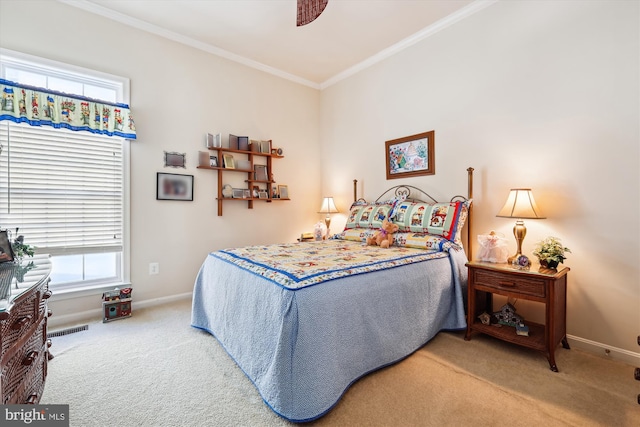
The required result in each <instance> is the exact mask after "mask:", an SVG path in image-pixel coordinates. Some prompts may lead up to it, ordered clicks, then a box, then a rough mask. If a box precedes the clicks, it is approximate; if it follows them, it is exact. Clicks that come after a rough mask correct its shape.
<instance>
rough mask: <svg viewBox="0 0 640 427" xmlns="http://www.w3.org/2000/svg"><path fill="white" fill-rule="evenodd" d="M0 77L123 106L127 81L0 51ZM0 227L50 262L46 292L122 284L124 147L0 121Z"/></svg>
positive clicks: (124, 255) (110, 141) (117, 140)
mask: <svg viewBox="0 0 640 427" xmlns="http://www.w3.org/2000/svg"><path fill="white" fill-rule="evenodd" d="M0 59H1V67H0V72H1V74H0V76H1V77H2V78H4V79H6V80H11V81H14V82H17V83H20V84H27V85H31V86H37V87H42V88H46V89H51V90H56V91H60V92H65V93H72V94H75V95H81V96H85V97H90V98H93V99H100V100H103V101H107V102H121V103H125V102H128V99H126V96H125V94H127V93H128V82H127V81H126V79H122V78H118V77H115V76H107V75H105V74H103V73H98V72H93V71H90V70H80V69H78V68H77V67H70V66H65V65H64V64H59V63H52V62H50V61H46V60H39V59H38V58H33V57H26V56H25V55H20V54H16V53H15V52H8V51H6V50H2V51H0ZM0 146H2V147H3V148H2V152H1V153H0V226H2V228H7V229H9V230H12V231H13V232H14V233H15V229H16V227H19V234H23V235H24V236H25V243H28V244H31V245H34V246H36V248H37V252H38V253H48V254H50V255H51V256H52V263H53V271H52V276H51V279H52V280H51V285H50V286H51V288H52V289H56V288H57V289H58V290H63V289H79V288H87V287H93V286H101V285H107V284H109V285H114V284H121V283H123V282H126V281H127V280H128V278H127V277H125V271H126V270H127V269H126V268H125V267H126V265H127V262H126V261H127V259H128V254H127V251H126V247H127V245H126V241H127V238H126V237H127V236H125V235H124V231H125V226H124V225H125V220H126V219H125V212H126V211H127V209H126V204H125V201H126V194H127V188H126V185H125V183H126V182H128V177H127V176H126V169H125V167H124V166H125V165H126V164H127V159H126V157H127V155H128V141H127V140H125V139H123V138H119V137H108V136H104V135H99V134H93V133H91V132H84V131H82V132H77V131H71V130H67V129H57V128H54V127H51V126H30V125H28V124H26V123H14V122H11V121H1V122H0Z"/></svg>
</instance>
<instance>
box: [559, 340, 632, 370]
mask: <svg viewBox="0 0 640 427" xmlns="http://www.w3.org/2000/svg"><path fill="white" fill-rule="evenodd" d="M567 340H568V341H569V345H570V346H571V348H576V349H579V350H583V351H586V352H587V353H591V354H595V355H596V356H600V357H603V358H605V359H611V360H617V361H619V362H624V363H628V364H630V365H632V366H640V353H634V352H633V351H629V350H624V349H621V348H617V347H612V346H609V345H605V344H602V343H599V342H595V341H590V340H588V339H584V338H580V337H576V336H574V335H567Z"/></svg>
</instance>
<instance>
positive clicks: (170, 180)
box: [156, 172, 193, 202]
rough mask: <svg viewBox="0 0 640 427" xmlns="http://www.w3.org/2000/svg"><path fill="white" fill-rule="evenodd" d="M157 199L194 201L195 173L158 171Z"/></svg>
mask: <svg viewBox="0 0 640 427" xmlns="http://www.w3.org/2000/svg"><path fill="white" fill-rule="evenodd" d="M156 200H179V201H186V202H192V201H193V175H180V174H175V173H162V172H158V173H157V176H156Z"/></svg>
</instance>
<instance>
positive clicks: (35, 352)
mask: <svg viewBox="0 0 640 427" xmlns="http://www.w3.org/2000/svg"><path fill="white" fill-rule="evenodd" d="M45 325H46V323H45V322H44V321H42V319H41V320H40V324H39V325H38V327H37V329H36V331H35V333H33V335H31V337H30V338H29V340H28V341H27V343H26V344H25V345H24V346H23V347H22V348H20V349H18V350H17V351H15V353H14V354H13V355H11V356H9V359H8V360H7V361H6V364H5V365H4V366H3V367H2V396H3V402H1V403H2V404H9V403H24V402H22V401H21V394H22V393H24V388H25V387H26V386H27V382H28V381H29V380H31V381H34V382H37V383H40V382H41V381H43V379H42V378H43V369H46V368H45V367H43V363H46V357H47V354H46V353H47V350H46V327H45ZM38 372H39V373H38ZM45 372H46V371H45ZM25 380H27V381H25ZM21 390H22V393H21Z"/></svg>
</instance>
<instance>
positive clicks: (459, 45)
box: [321, 1, 640, 356]
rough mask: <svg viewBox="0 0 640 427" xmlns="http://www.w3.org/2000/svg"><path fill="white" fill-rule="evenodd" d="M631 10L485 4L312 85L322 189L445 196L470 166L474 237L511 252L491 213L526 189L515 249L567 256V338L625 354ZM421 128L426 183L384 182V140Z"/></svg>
mask: <svg viewBox="0 0 640 427" xmlns="http://www.w3.org/2000/svg"><path fill="white" fill-rule="evenodd" d="M638 5H639V3H638V2H630V1H629V2H623V1H618V2H609V1H601V2H599V1H588V2H587V1H571V2H566V1H565V2H537V1H536V2H533V1H517V2H513V1H510V2H499V3H496V4H494V5H492V6H490V7H488V8H486V9H484V10H482V11H481V12H479V13H477V14H475V15H473V16H471V17H469V18H467V19H465V20H463V21H461V22H459V23H457V24H455V25H453V26H451V27H448V28H446V29H445V30H443V31H441V32H439V33H437V34H435V35H433V36H431V37H429V38H427V39H425V40H423V41H422V42H420V43H417V44H415V45H414V46H412V47H410V48H408V49H406V50H404V51H402V52H400V53H398V54H396V55H395V56H393V57H391V58H389V59H387V60H385V61H383V62H380V63H378V64H377V65H375V66H373V67H372V68H370V69H367V70H365V71H363V72H361V73H359V74H357V75H354V76H353V77H351V78H349V79H347V80H344V81H342V82H340V83H338V84H336V85H333V86H331V87H329V88H327V89H325V90H323V92H322V100H321V105H322V106H321V118H322V125H321V132H322V134H321V135H322V136H321V140H322V145H321V147H322V157H321V160H322V166H323V173H322V176H323V188H324V190H325V192H331V191H333V192H334V195H335V196H336V197H337V198H339V199H340V200H343V201H346V200H350V198H351V188H350V187H349V186H347V185H345V183H347V182H349V181H350V179H354V178H357V179H358V180H359V182H360V187H361V189H360V190H361V191H362V192H363V194H361V195H363V196H365V197H366V198H375V197H377V196H378V195H379V193H380V192H381V189H384V188H387V187H390V186H392V185H396V184H399V183H401V182H406V183H408V184H412V185H416V186H418V187H421V188H428V189H433V193H435V195H436V196H437V197H440V198H444V199H447V198H448V197H450V196H451V195H453V194H458V193H464V192H465V191H466V171H465V169H466V168H467V167H468V166H472V167H474V168H475V172H476V173H475V178H476V180H475V184H476V185H475V194H474V196H475V197H474V199H475V223H474V224H475V231H476V233H482V232H487V231H490V230H497V231H499V232H502V233H504V234H505V235H506V236H507V237H508V238H509V241H510V242H511V247H510V249H511V251H512V253H515V239H514V238H513V233H512V227H513V225H514V223H515V220H510V219H504V218H496V216H495V215H496V213H497V212H498V211H499V210H500V208H501V206H502V204H503V203H504V202H505V200H506V196H507V194H508V191H509V189H510V188H515V187H531V188H533V191H534V194H535V196H536V199H537V201H538V204H539V205H540V206H541V208H542V209H543V211H544V213H545V214H546V216H547V219H546V220H540V221H534V220H529V221H525V223H526V226H527V228H528V234H527V237H526V239H525V241H524V247H523V252H524V253H525V254H528V255H529V256H532V255H531V252H532V251H533V247H534V244H535V243H536V242H537V241H539V240H541V239H542V238H544V237H546V236H549V235H554V236H558V237H560V238H561V239H562V241H563V242H564V243H565V245H566V246H568V247H569V248H571V249H572V251H573V253H572V254H569V259H568V260H567V262H566V263H565V265H566V266H569V267H570V268H571V272H570V273H569V285H568V313H567V324H568V333H569V334H570V335H571V336H572V337H571V338H573V339H570V342H571V343H572V344H573V345H577V346H580V345H581V344H584V343H589V342H591V341H593V342H596V343H600V344H602V346H604V347H607V348H610V349H614V350H616V351H618V352H619V353H623V355H624V354H627V355H631V356H633V355H634V354H635V355H636V356H637V354H638V346H637V343H636V337H637V336H638V335H639V334H640V269H639V266H638V262H639V260H640V248H639V244H638V239H639V237H640V230H639V217H640V215H639V214H640V212H639V207H640V199H639V195H640V175H639V166H640V164H639V163H640V162H639V160H640V155H639V124H640V123H639V115H640V109H639V99H640V96H639V86H638V81H639V76H640V68H639V65H638V62H639V55H640V46H639V40H640V37H639V8H638ZM429 130H435V157H436V174H435V175H434V176H427V177H418V178H411V179H406V180H399V179H395V180H390V181H387V180H386V176H385V155H384V141H385V140H389V139H395V138H399V137H403V136H408V135H413V134H416V133H420V132H425V131H429ZM354 159H363V160H364V161H356V160H354ZM396 181H398V182H396ZM342 221H343V222H342V224H338V220H336V221H335V222H336V227H339V226H342V225H344V219H342ZM474 238H475V236H474ZM476 253H477V250H476ZM517 308H518V310H519V312H521V313H522V314H524V316H525V318H529V319H532V320H539V321H540V320H543V319H544V317H543V316H544V313H543V312H542V311H541V309H540V306H539V305H536V304H534V303H529V304H527V302H526V301H520V302H518V304H517ZM602 353H603V354H604V351H602ZM632 353H634V354H632Z"/></svg>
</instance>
